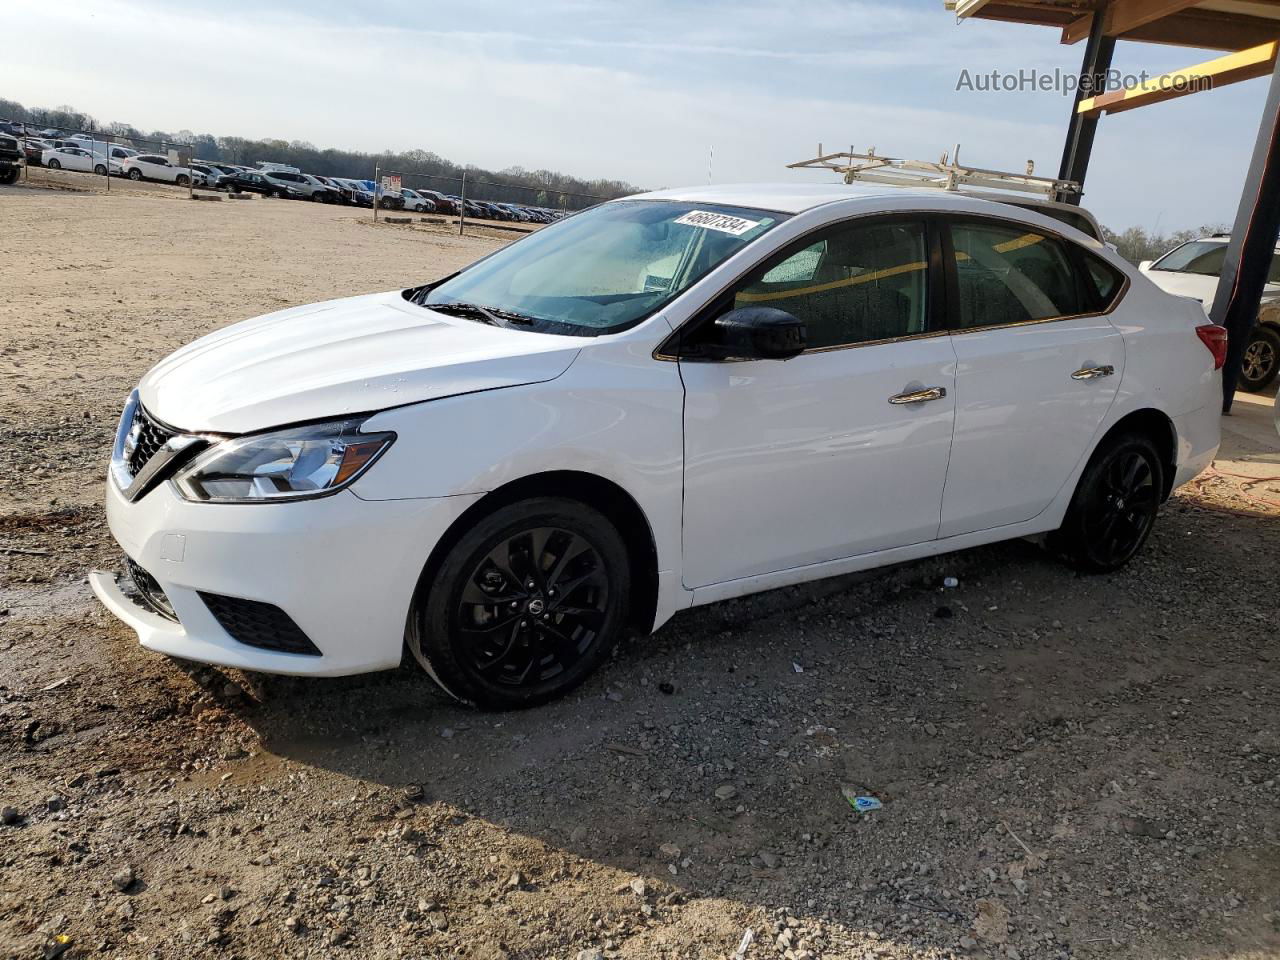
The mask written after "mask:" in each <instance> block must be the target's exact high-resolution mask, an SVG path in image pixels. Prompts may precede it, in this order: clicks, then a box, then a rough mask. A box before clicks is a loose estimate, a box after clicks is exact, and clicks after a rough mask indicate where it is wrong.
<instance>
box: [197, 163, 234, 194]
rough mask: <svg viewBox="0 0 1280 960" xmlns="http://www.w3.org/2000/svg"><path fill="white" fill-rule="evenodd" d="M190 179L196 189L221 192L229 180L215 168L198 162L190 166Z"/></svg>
mask: <svg viewBox="0 0 1280 960" xmlns="http://www.w3.org/2000/svg"><path fill="white" fill-rule="evenodd" d="M191 177H192V179H193V180H194V181H195V185H196V186H197V187H204V188H206V189H208V190H221V189H223V188H224V187H226V186H227V183H228V182H229V181H230V179H231V178H230V177H228V176H227V175H226V174H225V173H223V172H222V171H221V170H219V169H218V168H217V167H211V166H209V165H208V164H204V163H198V162H195V163H192V164H191Z"/></svg>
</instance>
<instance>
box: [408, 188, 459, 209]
mask: <svg viewBox="0 0 1280 960" xmlns="http://www.w3.org/2000/svg"><path fill="white" fill-rule="evenodd" d="M418 193H419V194H421V195H422V196H424V197H427V198H428V199H429V200H430V201H431V202H432V203H434V204H435V205H436V213H457V212H458V205H457V203H456V202H455V201H454V199H453V198H452V197H449V196H446V195H445V194H443V193H440V192H438V191H436V190H419V191H418Z"/></svg>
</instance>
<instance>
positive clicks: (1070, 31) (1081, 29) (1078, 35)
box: [1062, 13, 1093, 44]
mask: <svg viewBox="0 0 1280 960" xmlns="http://www.w3.org/2000/svg"><path fill="white" fill-rule="evenodd" d="M1092 29H1093V14H1092V13H1086V14H1085V15H1084V16H1083V17H1077V18H1076V19H1074V20H1072V21H1071V22H1070V23H1068V24H1067V25H1066V26H1065V27H1063V28H1062V42H1063V43H1066V44H1072V43H1079V42H1080V41H1081V40H1083V39H1084V38H1085V37H1087V36H1089V31H1090V30H1092Z"/></svg>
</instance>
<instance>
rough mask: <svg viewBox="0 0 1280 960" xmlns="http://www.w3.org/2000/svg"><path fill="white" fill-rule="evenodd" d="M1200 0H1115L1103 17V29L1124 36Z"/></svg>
mask: <svg viewBox="0 0 1280 960" xmlns="http://www.w3.org/2000/svg"><path fill="white" fill-rule="evenodd" d="M1198 2H1199V0H1113V2H1112V3H1111V4H1110V5H1108V7H1107V12H1106V15H1105V16H1104V17H1103V18H1102V24H1103V27H1102V29H1103V30H1104V31H1105V32H1106V34H1107V36H1109V37H1123V36H1124V35H1125V34H1126V33H1128V32H1129V31H1130V30H1136V29H1138V27H1145V26H1146V25H1147V24H1148V23H1154V22H1155V21H1157V20H1163V19H1164V18H1165V17H1171V16H1173V15H1174V14H1175V13H1181V12H1182V11H1183V10H1187V9H1189V8H1191V7H1193V6H1195V5H1196V3H1198Z"/></svg>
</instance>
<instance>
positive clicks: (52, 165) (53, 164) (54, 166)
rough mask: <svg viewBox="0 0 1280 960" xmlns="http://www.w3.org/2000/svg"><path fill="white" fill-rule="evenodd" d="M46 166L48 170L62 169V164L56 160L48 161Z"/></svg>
mask: <svg viewBox="0 0 1280 960" xmlns="http://www.w3.org/2000/svg"><path fill="white" fill-rule="evenodd" d="M48 166H49V169H50V170H61V169H62V164H61V163H60V162H59V161H57V160H50V161H49V164H48Z"/></svg>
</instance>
